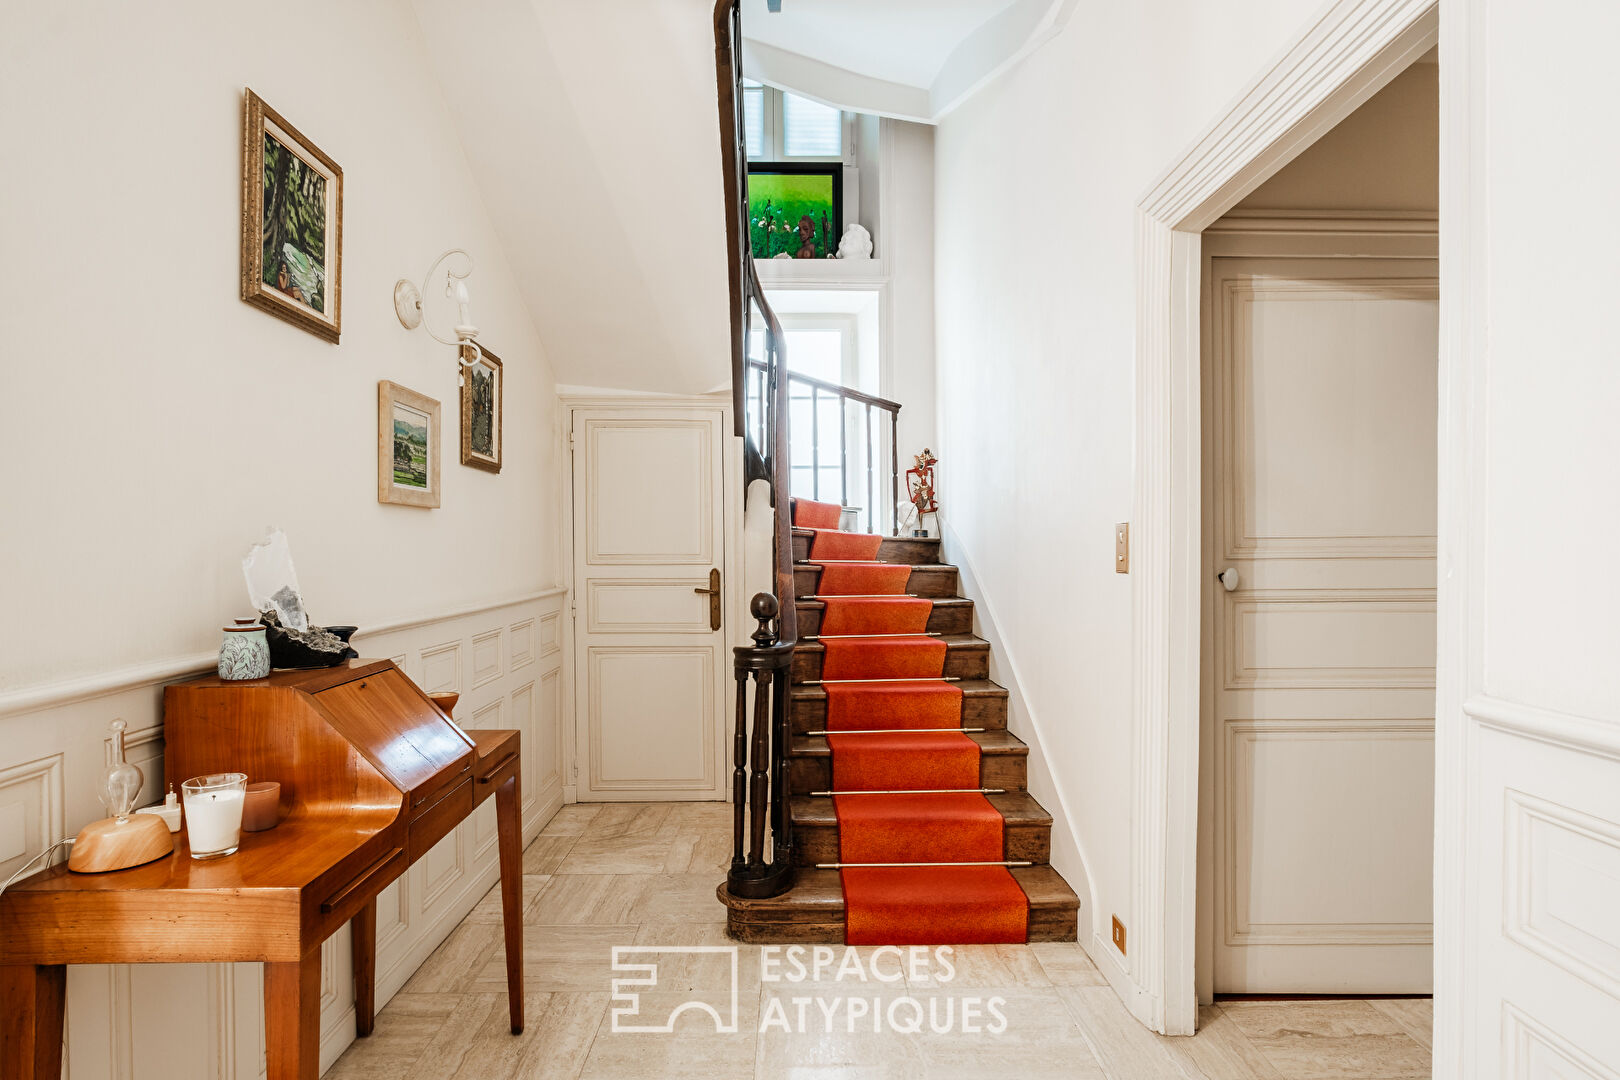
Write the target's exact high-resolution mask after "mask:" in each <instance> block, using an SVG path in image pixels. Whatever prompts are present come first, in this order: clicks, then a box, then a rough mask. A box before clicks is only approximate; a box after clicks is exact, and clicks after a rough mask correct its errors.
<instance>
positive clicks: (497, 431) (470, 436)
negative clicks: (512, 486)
mask: <svg viewBox="0 0 1620 1080" xmlns="http://www.w3.org/2000/svg"><path fill="white" fill-rule="evenodd" d="M474 355H475V350H474V349H473V348H472V347H471V346H468V345H463V346H462V347H461V357H462V360H463V361H471V360H472V358H473V356H474ZM476 355H478V360H477V362H476V363H473V364H472V365H471V366H470V367H465V368H463V369H462V371H461V463H462V464H463V465H470V466H472V467H473V468H475V469H483V470H484V471H485V472H492V473H498V472H500V471H501V436H502V434H503V429H504V428H505V426H506V422H505V421H506V416H505V411H504V409H503V407H502V404H501V399H502V398H503V396H504V395H505V393H506V368H505V365H503V364H502V363H501V358H500V357H498V356H496V355H495V354H494V353H492V352H490V351H489V350H488V349H486V348H484V347H483V346H482V345H480V346H479V347H478V349H477V350H476Z"/></svg>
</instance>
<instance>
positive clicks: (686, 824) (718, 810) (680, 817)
mask: <svg viewBox="0 0 1620 1080" xmlns="http://www.w3.org/2000/svg"><path fill="white" fill-rule="evenodd" d="M659 805H662V806H667V807H669V817H668V818H667V819H666V820H665V824H664V826H663V829H664V831H665V832H676V831H680V832H701V831H703V830H706V829H723V830H725V833H726V835H727V836H728V837H729V836H730V835H731V804H730V803H723V802H679V803H661V804H659Z"/></svg>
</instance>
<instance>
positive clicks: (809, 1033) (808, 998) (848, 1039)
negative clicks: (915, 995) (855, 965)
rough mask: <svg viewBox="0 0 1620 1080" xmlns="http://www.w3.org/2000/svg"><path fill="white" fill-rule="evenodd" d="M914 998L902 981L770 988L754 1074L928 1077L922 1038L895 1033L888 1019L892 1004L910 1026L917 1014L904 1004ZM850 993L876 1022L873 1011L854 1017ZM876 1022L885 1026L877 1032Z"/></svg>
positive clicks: (854, 1079)
mask: <svg viewBox="0 0 1620 1080" xmlns="http://www.w3.org/2000/svg"><path fill="white" fill-rule="evenodd" d="M907 997H908V995H907V993H906V990H905V986H904V984H903V983H902V984H895V985H894V986H890V987H885V988H882V989H874V988H866V989H864V990H862V989H854V988H849V989H845V988H838V989H820V990H818V989H813V988H804V987H797V988H792V987H777V986H767V987H766V989H765V992H764V994H763V996H762V997H761V1002H760V1028H761V1031H760V1036H759V1047H758V1055H759V1057H758V1062H757V1065H756V1068H755V1072H754V1075H755V1076H756V1077H757V1078H759V1080H767V1078H770V1080H775V1078H792V1080H812V1078H814V1080H822V1078H828V1077H839V1078H845V1080H921V1078H922V1077H923V1075H924V1072H925V1069H926V1065H925V1063H924V1061H923V1056H922V1048H921V1046H920V1045H919V1044H918V1040H917V1037H916V1036H914V1035H912V1034H910V1033H908V1032H906V1031H894V1030H891V1029H890V1028H889V1026H888V1021H887V1015H888V1010H889V1008H890V1007H891V1005H893V1006H894V1007H895V1008H897V1009H898V1010H899V1011H898V1014H897V1015H898V1017H899V1019H900V1021H901V1023H902V1025H903V1026H909V1022H910V1020H911V1019H913V1018H914V1017H915V1015H916V1014H915V1010H913V1009H912V1008H910V1007H909V1006H908V1005H906V1004H904V999H906V998H907ZM851 998H860V999H862V1000H863V1006H862V1007H863V1008H867V1009H871V1010H874V1012H875V1014H876V1020H874V1012H865V1013H862V1014H860V1015H855V1010H852V1009H851V1008H850V999H851ZM873 998H876V999H877V1000H876V1002H875V1003H874V1002H873V1000H872V999H873ZM896 1003H899V1004H896ZM852 1016H854V1019H853V1021H852V1020H851V1017H852ZM784 1023H785V1025H786V1027H787V1028H788V1029H789V1030H784V1029H783V1025H784ZM874 1023H876V1024H877V1025H879V1027H880V1030H878V1031H876V1032H874V1030H873V1028H874ZM852 1028H853V1030H851V1029H852Z"/></svg>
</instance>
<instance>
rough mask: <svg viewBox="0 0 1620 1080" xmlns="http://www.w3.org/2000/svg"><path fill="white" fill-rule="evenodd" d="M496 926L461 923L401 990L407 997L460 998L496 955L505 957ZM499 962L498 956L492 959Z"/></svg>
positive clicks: (500, 933)
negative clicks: (429, 995)
mask: <svg viewBox="0 0 1620 1080" xmlns="http://www.w3.org/2000/svg"><path fill="white" fill-rule="evenodd" d="M505 947H506V946H505V940H504V938H503V937H502V932H501V925H500V924H499V923H486V922H464V923H462V924H461V925H460V926H458V927H456V928H455V929H454V930H452V931H450V936H449V937H447V938H445V939H444V942H443V944H441V945H440V946H439V947H438V948H437V949H434V950H433V952H432V954H431V955H429V956H428V958H427V959H426V960H425V961H423V963H422V966H421V967H419V968H417V969H416V973H415V974H413V975H412V976H411V977H410V979H408V980H407V981H406V983H405V985H404V987H403V988H402V990H401V992H402V993H407V994H461V993H466V992H467V991H468V990H470V989H471V988H472V983H473V981H474V979H475V978H477V976H478V973H479V972H480V971H482V970H483V968H484V966H485V964H487V963H488V962H489V960H490V958H491V957H492V956H496V954H497V952H498V951H499V953H500V956H504V955H505V952H504V950H505ZM496 959H499V956H496Z"/></svg>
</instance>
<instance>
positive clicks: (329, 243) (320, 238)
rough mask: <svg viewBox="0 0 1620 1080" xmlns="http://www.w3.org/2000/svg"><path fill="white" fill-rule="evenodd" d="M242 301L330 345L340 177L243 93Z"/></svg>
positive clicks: (339, 293)
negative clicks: (299, 327)
mask: <svg viewBox="0 0 1620 1080" xmlns="http://www.w3.org/2000/svg"><path fill="white" fill-rule="evenodd" d="M242 299H243V300H246V301H247V302H248V303H250V304H252V305H254V306H255V307H260V308H263V309H264V310H265V311H268V312H269V313H270V314H272V315H274V316H276V317H277V318H281V319H286V320H287V321H288V322H290V323H292V324H293V325H294V326H301V327H303V328H304V329H305V330H308V331H309V332H310V333H312V334H316V335H318V336H320V337H323V338H325V339H326V340H328V341H330V342H332V343H333V344H336V343H337V340H338V334H339V331H340V330H341V329H342V322H343V320H342V311H343V170H342V169H340V168H338V164H337V162H335V161H333V160H332V159H331V158H329V157H327V156H326V155H325V154H323V153H321V151H320V148H319V147H317V146H316V145H315V144H314V143H312V142H310V141H309V140H308V139H306V138H304V136H303V135H301V134H299V132H298V129H297V128H295V127H293V126H292V125H291V124H289V123H287V121H285V120H283V119H282V118H281V114H280V113H278V112H276V110H274V109H272V108H271V107H270V106H268V105H266V104H265V103H264V100H263V99H262V98H260V97H259V95H258V94H255V93H254V92H253V91H252V90H245V91H243V117H242Z"/></svg>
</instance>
